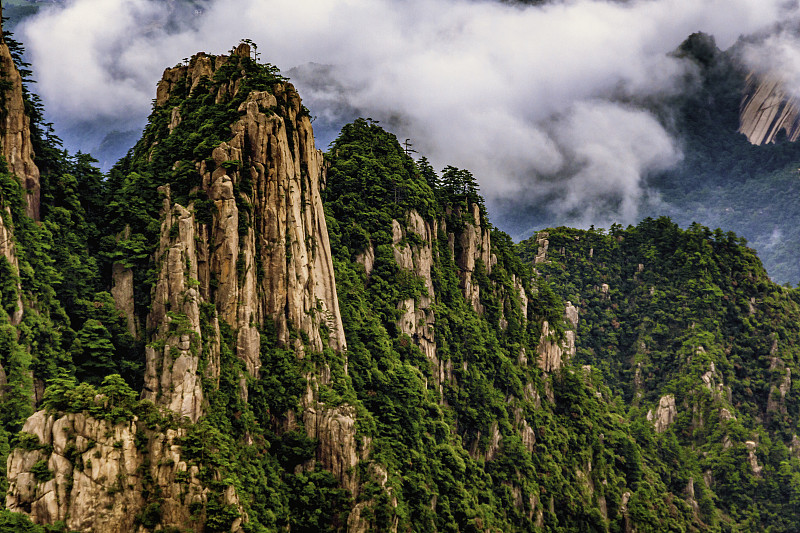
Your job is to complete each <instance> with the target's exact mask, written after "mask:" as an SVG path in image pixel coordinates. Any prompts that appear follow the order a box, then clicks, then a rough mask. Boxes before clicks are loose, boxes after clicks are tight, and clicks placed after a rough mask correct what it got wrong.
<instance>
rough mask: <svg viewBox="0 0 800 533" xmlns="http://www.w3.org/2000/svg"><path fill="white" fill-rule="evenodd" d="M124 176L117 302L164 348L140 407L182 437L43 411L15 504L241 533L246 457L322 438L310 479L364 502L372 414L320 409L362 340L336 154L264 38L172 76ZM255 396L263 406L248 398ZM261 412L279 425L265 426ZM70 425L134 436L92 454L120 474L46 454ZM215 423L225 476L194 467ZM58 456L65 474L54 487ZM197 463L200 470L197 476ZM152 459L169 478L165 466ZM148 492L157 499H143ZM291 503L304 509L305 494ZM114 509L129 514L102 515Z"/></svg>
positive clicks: (153, 349)
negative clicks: (256, 52) (342, 248)
mask: <svg viewBox="0 0 800 533" xmlns="http://www.w3.org/2000/svg"><path fill="white" fill-rule="evenodd" d="M115 172H116V173H114V174H112V177H111V178H110V181H111V182H112V183H113V184H112V187H111V191H112V193H111V195H112V198H111V201H110V204H111V206H112V207H111V209H112V210H117V211H116V215H115V216H112V218H111V220H112V222H111V227H109V228H107V231H108V233H109V234H110V235H111V236H113V239H109V240H108V241H107V243H109V244H110V246H111V248H110V249H109V250H108V253H109V255H110V256H111V257H114V258H116V262H115V263H114V264H113V265H112V266H111V269H110V270H111V272H110V274H111V279H112V288H111V289H112V290H111V294H112V295H113V297H114V299H115V302H116V305H117V307H118V308H119V309H120V310H122V311H123V312H124V313H125V315H126V319H127V325H128V331H129V332H130V333H131V334H132V335H135V336H138V337H140V338H142V339H143V340H144V341H145V342H146V348H145V349H144V351H145V369H144V376H143V380H144V386H143V391H142V398H143V400H142V402H140V404H141V405H140V407H139V408H141V406H146V405H148V404H149V405H152V404H150V402H152V403H153V404H155V405H156V406H158V408H159V409H160V410H161V412H162V413H163V415H164V416H165V417H167V418H168V419H171V418H175V420H177V427H174V428H172V429H166V428H162V430H161V431H155V430H153V429H152V428H151V429H148V430H145V429H143V428H142V427H140V426H141V422H139V421H137V418H136V417H134V418H133V419H132V420H131V419H129V420H128V421H126V422H125V423H121V422H120V421H118V420H96V419H95V418H96V416H95V417H94V418H93V417H91V416H89V417H87V414H86V412H85V409H84V410H80V409H78V410H77V411H75V412H71V410H74V409H76V408H75V406H74V405H65V406H61V408H60V409H61V410H60V411H56V412H54V411H53V408H52V407H50V408H49V409H48V410H47V411H39V412H38V413H37V414H36V415H34V417H32V418H31V419H29V421H28V422H27V423H26V428H27V429H26V430H25V431H29V432H33V433H34V434H36V435H37V438H38V442H39V444H35V443H34V444H35V445H32V446H31V447H30V448H32V449H24V448H23V449H21V448H17V449H16V450H15V451H14V453H13V454H12V456H10V459H9V463H8V478H9V480H10V486H9V493H8V497H7V505H8V507H9V508H10V509H12V510H14V511H19V512H24V513H27V514H29V515H30V516H31V518H32V519H33V520H34V521H35V522H37V523H50V522H52V521H54V520H66V521H67V523H68V524H69V525H70V527H75V528H76V529H79V530H89V529H93V530H100V529H102V530H108V531H117V530H119V531H121V530H124V529H126V528H134V529H137V528H138V530H141V528H142V527H145V528H146V529H147V530H149V529H150V528H152V527H154V526H156V525H159V524H160V525H163V526H164V527H168V526H169V527H172V526H177V525H180V526H181V527H190V528H192V530H194V531H204V530H208V529H207V528H212V529H213V528H216V529H214V530H219V528H220V527H221V528H222V529H223V530H226V531H227V530H230V531H238V530H239V524H240V523H242V521H247V513H246V511H245V510H244V508H243V507H242V506H240V505H239V504H238V501H239V500H238V496H237V491H241V490H243V489H244V490H245V492H246V493H247V494H249V490H251V488H249V487H245V486H244V485H243V484H241V483H237V486H236V487H234V486H232V485H231V484H230V482H223V481H224V480H223V478H224V477H225V476H226V475H227V476H231V475H233V476H237V475H242V474H241V473H237V472H238V469H239V468H241V467H240V465H239V463H237V462H236V461H234V460H233V459H231V457H232V456H236V455H238V454H240V453H246V454H247V453H254V450H255V449H256V447H263V446H266V444H265V441H264V438H265V436H264V432H265V431H268V432H269V435H271V436H272V437H271V438H273V439H278V440H280V435H279V434H280V432H283V431H288V432H289V437H287V438H299V439H304V440H303V442H306V441H307V442H309V443H311V442H313V443H314V444H315V445H314V447H313V448H312V449H313V450H314V452H313V454H312V457H308V458H307V460H304V461H303V462H302V464H301V465H298V466H299V470H298V473H297V475H298V476H301V475H303V471H304V469H305V470H307V471H308V472H309V474H308V475H314V476H319V475H320V474H317V473H316V471H317V470H318V469H320V468H326V469H328V470H330V471H331V472H333V476H335V477H334V479H336V480H338V483H339V484H340V485H341V486H342V487H344V488H345V489H347V490H348V491H350V492H355V491H357V490H358V474H357V472H356V471H355V470H354V468H355V466H356V463H357V461H358V460H359V459H360V458H363V457H364V456H365V454H366V453H368V443H365V442H364V441H359V442H358V443H357V442H356V429H355V420H356V410H355V409H354V408H353V407H352V406H349V405H347V404H346V403H341V402H337V404H335V405H329V404H328V403H326V401H324V400H323V399H322V398H320V397H319V396H320V394H322V392H321V390H322V389H329V388H331V387H332V386H333V383H334V381H336V379H342V376H341V374H340V372H341V371H344V372H346V359H343V361H344V364H343V365H341V366H337V367H336V368H334V369H333V370H331V368H330V364H329V363H328V361H326V359H325V357H324V356H322V353H323V351H324V352H325V354H326V355H329V356H334V355H335V354H338V353H344V350H345V349H346V342H345V337H344V331H343V327H342V318H341V313H340V311H339V302H338V297H337V292H336V284H335V279H334V274H333V264H332V255H331V249H330V243H329V239H328V235H327V228H326V221H325V216H324V212H323V208H322V200H321V196H320V186H321V183H322V182H324V170H323V160H322V153H321V152H320V151H319V150H317V149H316V148H315V146H314V139H313V134H312V130H311V122H310V117H309V116H308V113H307V110H305V108H303V106H302V104H301V102H300V98H299V97H298V95H297V93H296V91H295V90H294V88H293V87H292V86H291V85H290V84H289V83H287V82H286V81H285V79H283V78H282V77H281V76H280V75H279V74H278V73H277V70H276V69H274V68H272V67H269V66H264V65H259V64H257V63H256V62H255V61H254V60H253V59H252V58H251V50H250V47H249V46H247V45H246V44H242V45H240V46H239V47H238V48H237V49H236V50H234V51H232V53H231V55H229V56H207V55H205V54H198V55H196V56H194V57H193V58H192V59H191V60H190V61H188V63H187V64H185V65H181V66H177V67H174V68H171V69H167V70H166V71H165V73H164V77H163V79H162V81H161V82H160V83H159V86H158V90H157V98H156V101H155V106H154V110H153V114H152V115H151V117H150V124H149V126H148V128H147V129H146V130H145V132H144V135H143V138H142V140H141V141H140V142H139V143H138V144H137V146H136V147H135V148H134V150H133V152H132V154H131V156H130V157H129V158H127V159H126V160H123V161H122V162H121V163H120V165H118V167H117V169H116V171H115ZM115 180H118V181H117V182H116V183H114V181H115ZM143 251H146V252H147V253H142V252H143ZM285 354H291V355H290V357H291V358H292V359H293V361H290V360H282V361H283V362H282V364H284V365H285V366H284V367H282V368H281V369H282V370H284V371H285V372H288V373H289V376H290V378H291V379H292V380H293V381H291V383H289V382H284V383H279V386H280V387H282V388H284V387H285V388H290V387H291V389H290V390H292V391H295V392H294V395H293V396H290V397H289V398H291V399H292V400H291V401H286V400H284V401H282V402H281V403H279V404H277V405H279V406H280V407H277V406H276V403H275V401H273V399H274V398H276V397H279V398H280V399H283V398H284V396H281V394H282V392H274V391H270V390H265V387H267V385H265V384H264V383H265V381H269V382H270V383H271V381H270V380H274V379H276V376H275V375H272V374H269V372H270V371H269V370H268V371H267V372H265V371H262V367H263V366H264V365H265V364H266V365H268V367H269V368H270V369H271V370H273V369H274V368H275V365H276V364H278V363H279V361H278V360H275V359H274V358H276V357H281V358H283V357H285ZM265 357H267V358H270V359H269V360H265ZM308 357H313V362H306V361H304V360H305V358H308ZM335 357H337V358H338V357H340V356H339V355H335ZM341 357H344V355H342V356H341ZM337 361H339V359H337ZM332 373H333V374H334V377H333V378H332V377H331V374H332ZM301 387H302V388H301ZM255 391H258V392H255ZM323 392H324V391H323ZM259 394H260V395H259ZM251 395H255V398H254V400H253V401H254V402H255V404H256V405H257V407H251V406H250V405H249V404H248V398H249V397H250V396H251ZM139 408H137V409H139ZM254 409H260V411H259V413H260V415H261V416H262V418H260V419H259V420H258V421H257V422H256V420H255V419H254V418H253V410H254ZM65 410H66V411H65ZM242 411H246V412H247V413H248V417H249V418H247V419H246V420H247V424H245V428H246V429H242V430H241V431H240V432H239V431H234V430H233V429H229V431H228V432H226V433H224V434H220V433H219V429H218V428H219V422H218V421H219V420H220V419H227V420H229V421H230V420H236V418H238V417H240V416H241V415H242ZM295 413H297V414H299V415H300V416H299V417H298V418H295ZM220 417H221V418H220ZM285 417H288V419H289V421H288V422H285V421H284V420H283V419H284V418H285ZM209 420H217V422H215V423H210V422H209ZM296 420H299V422H300V423H299V424H298V423H297V422H296ZM43 421H44V422H43ZM241 424H242V423H236V425H237V426H239V425H241ZM78 426H80V427H78ZM64 427H68V428H72V429H70V430H69V431H68V433H70V434H76V435H77V438H78V440H79V441H80V442H84V441H86V440H88V441H91V442H95V441H97V442H100V441H99V440H98V438H97V437H96V435H95V434H97V433H98V432H101V433H104V434H108V433H113V434H115V435H117V438H116V440H114V442H113V443H111V444H113V446H112V445H111V444H109V443H108V442H105V441H103V445H102V446H101V445H100V444H97V445H96V446H95V447H94V448H93V447H92V446H93V445H88V446H87V445H84V444H85V443H84V444H75V446H77V447H78V449H79V451H80V454H89V455H92V457H93V468H94V469H95V470H96V471H95V470H93V471H92V472H93V473H92V474H91V476H94V477H96V476H95V474H96V472H97V471H102V472H104V473H103V474H102V477H103V480H100V481H98V480H97V479H94V477H92V482H91V483H90V482H87V483H83V482H81V483H80V484H79V483H77V482H76V481H75V480H83V479H84V478H85V477H86V475H88V474H86V473H84V469H85V465H84V464H83V463H81V462H80V460H79V459H80V457H79V455H76V454H75V453H68V454H66V455H64V454H63V453H62V452H63V450H60V448H59V450H56V451H55V452H53V453H52V455H48V456H45V455H47V454H45V455H42V453H41V449H42V447H44V448H45V449H48V450H49V449H50V446H52V445H53V444H52V443H53V442H56V441H58V442H60V440H63V437H62V436H61V435H60V433H61V432H63V429H64ZM53 428H55V429H53ZM85 428H88V429H85ZM198 428H199V429H198ZM202 428H206V429H208V428H213V429H208V430H209V431H212V432H213V435H215V436H216V437H217V438H219V439H222V441H221V442H223V443H224V450H225V451H224V452H223V451H221V449H220V447H219V446H220V445H219V444H216V443H217V441H215V440H214V437H213V436H212V437H208V438H207V440H208V442H207V443H202V444H197V446H200V448H201V449H202V450H205V448H204V447H205V446H208V452H206V451H203V453H204V454H205V453H214V454H218V455H219V456H220V457H221V458H222V463H220V464H219V465H216V466H214V465H209V464H208V463H209V461H207V460H203V461H200V460H198V459H197V457H195V460H194V462H191V461H190V459H188V458H187V457H192V455H191V452H187V446H188V445H189V444H188V443H189V442H195V441H194V440H192V439H194V438H195V437H193V435H196V434H197V433H198V432H199V431H201V430H202ZM273 430H274V431H276V432H278V433H279V434H278V436H276V435H275V434H273V433H272V431H273ZM87 432H88V433H87ZM223 435H224V436H223ZM302 435H306V436H304V437H303V436H302ZM204 438H206V437H204ZM228 439H231V440H230V441H229V440H228ZM106 440H107V439H106ZM134 441H136V443H135V444H136V446H135V449H131V447H132V446H133V444H134ZM109 442H110V441H109ZM234 442H236V444H233V443H234ZM120 443H121V444H120ZM317 443H319V445H317ZM106 444H109V446H111V447H110V448H108V446H106ZM104 446H105V447H104ZM239 446H241V448H239ZM61 447H62V448H63V446H61ZM73 447H74V446H73ZM107 448H108V449H107ZM70 449H72V448H70ZM119 449H121V450H122V451H121V452H120V453H117V450H119ZM188 449H191V448H188ZM259 449H260V448H259ZM211 450H213V452H212V451H211ZM187 454H188V455H187ZM204 457H207V456H205V455H204ZM42 461H44V462H46V463H47V464H48V465H49V467H48V468H49V469H50V470H51V471H53V472H54V473H55V474H54V477H53V478H52V479H48V480H46V481H45V480H43V479H38V480H37V479H36V477H35V472H36V465H37V464H40V463H41V462H42ZM187 461H190V463H189V464H194V465H195V466H194V467H193V468H195V469H197V468H200V472H199V473H198V472H194V473H192V469H191V468H188V469H187V467H186V464H187ZM273 461H274V459H273ZM210 462H211V463H214V461H210ZM41 464H43V463H41ZM165 464H167V465H169V468H168V469H167V470H164V471H161V470H163V466H164V465H165ZM151 465H152V468H155V467H156V466H158V468H160V469H161V470H158V471H155V470H153V471H148V468H151ZM181 465H182V466H181ZM317 465H319V466H317ZM152 468H151V470H152ZM264 468H267V469H269V468H272V469H275V468H278V467H277V466H276V464H274V463H272V464H270V465H269V466H268V467H266V466H265V467H264ZM107 472H111V473H114V475H113V476H111V477H109V476H107V475H106V473H107ZM109 475H110V474H109ZM198 476H199V478H201V480H198ZM112 478H113V479H112ZM326 481H327V478H326ZM148 483H149V484H150V488H148V487H147V486H146V485H147V484H148ZM186 483H188V492H187V485H186ZM142 487H144V489H143V488H142ZM192 487H196V488H197V490H194V489H192ZM142 490H144V491H145V492H146V493H151V494H152V493H156V494H157V496H156V497H155V499H153V498H149V499H148V498H147V497H144V498H143V497H141V496H139V495H138V494H137V493H138V492H141V491H142ZM209 490H210V491H211V493H210V494H211V496H209ZM264 490H268V489H267V488H264ZM269 490H277V489H275V488H274V487H273V488H272V489H269ZM282 494H283V493H282ZM194 495H199V496H198V497H195V496H194ZM282 498H283V499H282V500H281V502H282V504H283V505H286V501H287V499H288V496H287V495H286V494H284V495H283V496H282ZM88 502H94V503H95V504H96V505H88ZM248 502H250V503H249V505H251V506H252V505H253V503H252V499H250V498H249V497H248ZM97 505H99V506H101V507H102V506H105V505H110V506H122V507H121V509H118V510H117V511H114V512H110V513H107V512H104V511H100V512H97V513H95V512H93V511H90V510H89V509H90V508H92V507H96V506H97ZM115 508H116V507H115ZM156 508H157V511H158V512H155V510H156ZM120 513H122V514H120ZM270 516H271V520H273V521H274V520H277V518H276V515H275V513H274V512H273V513H272V514H271V515H267V516H258V515H254V516H253V519H255V520H259V519H260V520H261V521H262V522H261V523H262V524H263V523H264V522H263V521H264V520H268V519H269V517H270ZM281 516H284V517H285V516H287V514H286V513H282V514H281ZM282 520H285V518H283V519H282ZM211 524H215V525H213V526H212V525H211ZM220 524H224V526H220Z"/></svg>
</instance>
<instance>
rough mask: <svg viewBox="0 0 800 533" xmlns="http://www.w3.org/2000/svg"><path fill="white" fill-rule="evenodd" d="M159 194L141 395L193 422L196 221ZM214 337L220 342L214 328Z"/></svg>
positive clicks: (196, 401) (198, 395) (213, 368)
mask: <svg viewBox="0 0 800 533" xmlns="http://www.w3.org/2000/svg"><path fill="white" fill-rule="evenodd" d="M159 190H160V191H161V192H162V193H163V194H164V205H163V209H162V220H163V221H162V223H161V240H160V243H159V246H158V251H157V253H156V261H157V262H158V263H161V269H160V272H159V277H158V280H157V281H156V284H155V286H154V288H153V294H152V307H151V311H150V314H149V315H148V316H147V329H148V331H152V332H154V333H153V336H152V338H151V342H150V344H148V345H147V348H146V350H145V355H146V361H147V367H146V370H145V377H144V380H145V384H144V391H143V393H142V396H143V397H144V398H145V399H149V400H152V401H153V402H154V403H156V404H157V405H163V406H164V407H166V408H168V409H169V410H171V411H173V412H175V413H178V414H180V415H181V416H185V417H188V418H189V419H191V420H192V422H196V421H197V419H198V418H200V416H201V415H202V414H203V406H202V404H203V391H202V388H201V379H200V376H199V375H198V365H199V362H200V355H201V351H202V348H201V340H202V334H201V329H200V293H199V291H198V288H197V286H198V285H199V282H198V281H197V276H198V274H197V252H196V249H195V220H194V215H193V213H192V212H190V211H188V210H187V209H185V208H183V207H181V206H180V205H178V204H175V205H174V206H170V203H171V198H170V189H169V186H165V187H161V188H160V189H159ZM213 338H214V339H218V338H219V329H218V328H217V329H216V331H215V332H214V335H213ZM216 352H217V353H216V358H215V357H214V356H213V355H210V356H209V357H210V359H211V362H210V364H209V365H208V367H207V373H208V374H209V375H210V376H212V377H216V376H218V375H219V361H218V358H219V355H218V354H219V351H218V350H217V351H216ZM214 359H216V361H214Z"/></svg>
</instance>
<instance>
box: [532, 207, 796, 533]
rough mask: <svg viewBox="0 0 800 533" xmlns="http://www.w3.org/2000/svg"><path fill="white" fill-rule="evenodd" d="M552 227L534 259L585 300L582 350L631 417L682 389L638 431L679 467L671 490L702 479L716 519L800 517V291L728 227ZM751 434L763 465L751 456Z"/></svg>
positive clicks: (791, 520) (737, 523)
mask: <svg viewBox="0 0 800 533" xmlns="http://www.w3.org/2000/svg"><path fill="white" fill-rule="evenodd" d="M546 238H547V240H548V241H549V252H548V256H547V257H548V261H547V262H545V263H539V264H537V265H536V267H537V269H538V270H539V271H540V272H541V273H542V275H543V276H544V277H545V278H546V279H547V280H548V281H550V282H551V283H552V284H553V285H554V287H555V290H556V291H557V292H558V293H560V294H563V295H564V297H565V298H566V299H569V300H570V301H572V302H574V303H575V304H576V305H577V306H578V307H579V308H580V314H581V325H580V328H579V331H578V335H577V355H576V360H575V362H576V363H578V364H590V365H593V367H594V368H596V369H597V371H598V372H599V373H600V374H601V375H602V376H603V378H604V381H605V382H606V383H608V384H609V386H610V387H611V388H612V390H614V391H615V392H616V393H617V394H618V395H619V396H621V397H622V398H623V399H624V401H625V403H626V405H627V406H628V407H627V408H628V409H629V417H630V418H631V420H632V421H633V422H634V423H636V422H637V421H639V422H640V423H646V422H645V419H646V415H647V414H648V412H649V411H653V412H655V411H657V406H658V404H659V400H660V398H662V397H663V396H665V395H667V394H671V395H673V397H674V398H675V403H676V407H677V414H676V417H675V420H674V423H672V424H671V425H670V426H669V428H668V429H667V431H666V432H665V433H663V434H662V435H659V436H658V438H657V439H655V440H653V439H652V437H649V438H648V440H647V441H642V440H640V444H641V445H642V447H643V448H644V449H645V450H648V448H649V450H648V451H650V452H653V453H655V454H656V455H657V456H659V457H660V458H661V459H662V460H663V461H664V462H665V466H668V467H669V470H668V471H663V472H662V478H663V479H665V481H666V482H667V483H668V486H669V487H670V488H671V490H673V492H675V493H680V492H685V491H686V486H687V483H689V481H690V480H693V485H694V491H695V498H696V499H697V502H698V504H699V505H700V510H701V514H700V516H701V517H702V518H703V520H704V522H705V523H706V524H708V525H709V526H711V525H715V524H718V525H719V527H722V528H723V529H725V528H742V529H744V530H751V529H760V530H774V531H788V530H791V529H792V528H793V524H796V523H797V520H798V519H800V516H798V515H797V507H796V502H797V500H796V495H795V494H794V489H793V488H791V485H787V480H791V479H800V459H799V458H798V457H796V456H795V455H793V454H792V453H791V452H790V448H792V447H793V446H795V445H796V444H795V442H794V439H796V438H797V436H796V435H797V433H798V415H800V398H799V397H798V392H799V390H798V388H797V387H796V386H795V385H794V384H793V380H792V379H791V376H793V375H794V373H795V372H796V370H795V369H796V368H797V364H798V361H799V359H798V357H799V356H800V348H799V347H798V345H797V333H796V330H797V324H798V322H799V321H800V294H798V292H797V291H796V290H790V289H787V288H784V287H780V286H778V285H775V284H773V283H771V282H770V281H769V279H768V278H767V275H766V272H765V271H764V268H763V267H762V265H761V263H760V261H759V260H758V259H757V258H756V256H755V254H754V252H753V251H752V250H751V249H749V248H747V247H746V246H745V242H744V240H743V239H741V238H739V237H737V236H736V235H734V234H733V233H731V232H727V233H725V232H722V231H721V230H715V231H711V230H709V229H708V228H704V227H702V226H699V225H692V226H691V227H690V228H689V229H688V230H681V229H680V228H679V227H678V226H677V225H676V224H675V223H673V222H672V221H670V220H669V219H667V218H661V219H658V220H653V219H647V220H644V221H643V222H642V223H640V224H639V225H638V226H636V227H628V228H627V229H623V228H621V227H620V226H614V227H612V228H611V229H610V230H609V231H608V233H606V232H604V231H602V230H594V229H592V230H589V231H582V230H574V229H569V228H557V229H554V230H547V236H546ZM537 248H538V246H537V244H536V241H535V240H533V239H532V240H530V241H526V242H524V243H522V244H520V245H519V251H520V253H521V255H522V257H524V258H527V259H529V260H530V259H532V258H533V256H534V255H535V254H536V251H537ZM787 384H788V385H791V386H787ZM782 386H783V388H781V387H782ZM747 441H751V443H752V444H751V445H750V448H752V449H753V450H754V452H755V453H754V455H753V456H752V457H754V458H755V460H756V461H757V465H758V467H760V468H763V470H759V471H756V470H757V469H754V468H752V467H751V465H750V461H751V460H752V459H750V457H751V455H750V448H748V444H747ZM778 473H780V474H778ZM706 474H708V475H706ZM704 477H705V480H704ZM709 479H711V480H713V481H712V483H711V485H710V486H708V485H707V484H708V480H709ZM698 486H702V487H703V493H702V494H703V498H705V503H704V504H701V503H700V498H699V497H698V496H697V492H698Z"/></svg>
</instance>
